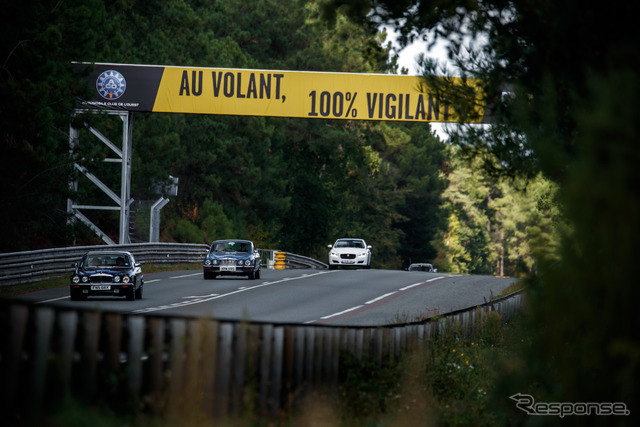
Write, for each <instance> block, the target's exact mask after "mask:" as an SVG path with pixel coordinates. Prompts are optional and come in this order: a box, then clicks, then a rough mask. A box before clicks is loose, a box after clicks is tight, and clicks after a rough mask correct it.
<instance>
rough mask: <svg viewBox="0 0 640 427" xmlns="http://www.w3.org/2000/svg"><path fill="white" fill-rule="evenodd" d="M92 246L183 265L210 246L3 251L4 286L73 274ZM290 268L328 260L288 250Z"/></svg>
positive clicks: (265, 257) (266, 256)
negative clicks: (72, 265) (292, 252)
mask: <svg viewBox="0 0 640 427" xmlns="http://www.w3.org/2000/svg"><path fill="white" fill-rule="evenodd" d="M92 250H122V251H129V252H131V253H132V254H133V255H134V257H135V258H136V261H138V262H140V263H142V264H143V266H144V264H160V265H180V264H197V263H201V262H202V260H203V259H204V257H205V256H206V254H207V251H208V250H209V246H208V245H205V244H192V243H132V244H128V245H114V246H105V245H100V246H73V247H68V248H57V249H41V250H37V251H28V252H11V253H6V254H0V286H3V285H19V284H25V283H33V282H37V281H39V280H46V279H50V278H54V277H61V276H64V275H69V274H71V272H72V271H73V268H72V267H71V264H73V263H74V262H78V261H80V259H81V258H82V255H83V254H84V253H85V252H88V251H92ZM258 251H259V252H260V260H261V263H262V264H261V265H262V267H264V268H274V264H275V256H274V253H275V252H278V251H276V250H274V249H258ZM286 259H287V262H286V268H319V269H322V268H327V264H324V263H322V262H320V261H316V260H314V259H312V258H307V257H304V256H302V255H296V254H291V253H288V252H287V253H286Z"/></svg>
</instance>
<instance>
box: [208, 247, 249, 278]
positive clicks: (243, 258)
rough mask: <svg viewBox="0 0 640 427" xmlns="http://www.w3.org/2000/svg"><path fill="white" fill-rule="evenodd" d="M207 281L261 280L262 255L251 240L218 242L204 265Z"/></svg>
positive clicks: (210, 251)
mask: <svg viewBox="0 0 640 427" xmlns="http://www.w3.org/2000/svg"><path fill="white" fill-rule="evenodd" d="M202 268H203V271H204V278H205V280H208V279H215V278H216V276H247V277H248V278H249V279H259V278H260V253H259V252H258V250H257V249H256V248H255V246H254V245H253V242H252V241H250V240H216V241H215V242H213V243H212V244H211V249H210V250H209V253H208V254H207V256H206V257H205V259H204V262H203V264H202Z"/></svg>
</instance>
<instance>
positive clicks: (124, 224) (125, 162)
mask: <svg viewBox="0 0 640 427" xmlns="http://www.w3.org/2000/svg"><path fill="white" fill-rule="evenodd" d="M100 113H101V114H107V115H110V116H117V117H119V118H120V119H121V121H122V143H121V144H120V147H119V146H118V145H116V144H114V143H113V142H112V141H110V140H109V139H108V138H107V137H106V136H104V135H103V134H102V133H101V132H100V131H99V130H97V129H95V128H93V127H91V126H89V125H85V126H86V128H87V129H88V130H89V131H90V132H91V133H92V134H93V135H94V136H95V137H96V138H98V140H100V141H101V142H102V143H103V144H105V145H106V146H107V147H108V148H109V149H110V150H111V151H112V152H113V153H115V155H116V157H114V158H105V159H104V160H103V161H104V162H108V163H121V165H122V166H121V179H120V192H119V195H118V193H116V192H115V191H114V190H112V189H111V188H109V186H107V185H106V184H104V183H103V182H102V181H101V180H100V179H99V178H98V177H97V176H95V175H94V174H92V173H91V172H90V171H89V170H88V169H87V168H86V167H84V166H82V165H80V164H79V163H75V165H74V167H75V169H76V171H78V172H79V173H81V174H82V175H84V176H85V177H86V178H87V179H89V181H91V182H92V183H93V184H95V185H96V186H97V187H98V188H99V189H100V190H102V191H103V192H104V193H105V194H106V195H107V196H108V197H109V198H110V199H111V200H113V202H114V205H110V206H107V205H102V206H100V205H85V204H81V203H79V202H78V201H76V200H71V199H68V200H67V212H68V213H70V214H71V215H73V217H72V219H71V221H75V220H80V221H82V222H83V223H84V224H85V225H87V226H88V227H89V228H90V229H91V230H93V231H94V232H95V233H96V234H97V235H98V236H99V237H100V238H101V239H102V240H103V241H104V242H105V243H107V244H108V245H115V244H116V242H114V241H113V240H112V239H111V238H110V237H109V236H108V235H107V234H106V233H105V232H103V231H102V230H101V229H100V228H99V227H98V226H97V225H95V224H94V223H93V222H92V221H91V220H90V219H89V218H88V217H87V216H86V215H84V214H83V213H82V211H84V210H110V211H119V212H120V221H119V233H118V243H119V244H121V245H122V244H128V243H131V240H130V238H129V213H130V212H129V210H130V205H131V202H132V199H131V152H132V145H133V142H132V128H133V127H132V115H131V112H129V111H123V110H106V111H104V110H103V111H100ZM79 114H96V110H83V109H77V110H75V112H74V115H79ZM79 135H80V129H79V128H77V127H74V125H73V123H72V124H71V125H70V128H69V146H70V149H71V152H72V154H73V152H74V150H75V148H76V147H77V145H78V144H79V143H80V141H79ZM70 186H71V189H72V190H73V191H74V193H77V190H78V180H74V181H73V182H71V183H70Z"/></svg>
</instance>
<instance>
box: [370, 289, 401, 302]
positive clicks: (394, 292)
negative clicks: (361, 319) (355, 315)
mask: <svg viewBox="0 0 640 427" xmlns="http://www.w3.org/2000/svg"><path fill="white" fill-rule="evenodd" d="M397 293H398V291H393V292H389V293H388V294H384V295H380V296H379V297H378V298H374V299H372V300H371V301H367V302H365V304H373V303H374V302H376V301H380V300H381V299H384V298H386V297H388V296H391V295H393V294H397Z"/></svg>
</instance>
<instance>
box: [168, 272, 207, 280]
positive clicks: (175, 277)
mask: <svg viewBox="0 0 640 427" xmlns="http://www.w3.org/2000/svg"><path fill="white" fill-rule="evenodd" d="M199 274H202V272H201V271H199V272H197V273H191V274H185V275H182V276H172V277H169V279H182V278H185V277H191V276H197V275H199Z"/></svg>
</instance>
